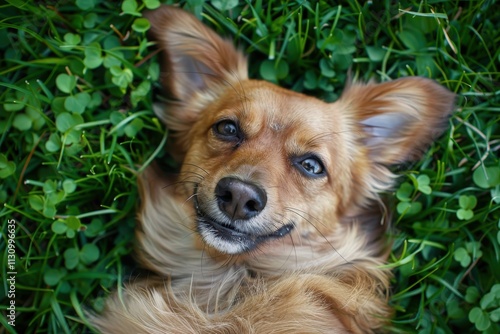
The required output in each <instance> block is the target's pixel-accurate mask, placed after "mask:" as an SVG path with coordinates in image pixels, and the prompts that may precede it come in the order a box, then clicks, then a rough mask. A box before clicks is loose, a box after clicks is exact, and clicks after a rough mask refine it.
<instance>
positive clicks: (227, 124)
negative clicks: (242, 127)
mask: <svg viewBox="0 0 500 334" xmlns="http://www.w3.org/2000/svg"><path fill="white" fill-rule="evenodd" d="M213 129H214V131H215V133H216V134H217V135H219V136H222V137H224V138H227V139H232V138H238V136H239V129H238V125H237V124H236V123H235V122H233V121H230V120H224V121H220V122H218V123H216V124H215V125H214V128H213Z"/></svg>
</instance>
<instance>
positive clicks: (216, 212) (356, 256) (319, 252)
mask: <svg viewBox="0 0 500 334" xmlns="http://www.w3.org/2000/svg"><path fill="white" fill-rule="evenodd" d="M147 17H148V19H149V20H150V21H151V24H152V36H153V37H154V38H155V39H156V40H157V41H158V44H159V47H160V48H161V50H162V51H163V54H164V59H163V61H164V67H163V69H164V72H163V77H162V80H163V85H164V87H165V90H166V92H167V94H169V98H170V102H169V103H168V105H167V106H166V108H165V109H161V110H157V111H156V113H157V115H158V117H160V119H161V120H162V121H164V122H165V123H166V125H167V126H168V128H170V129H171V130H172V131H173V132H174V133H175V144H174V145H173V147H174V148H175V151H171V153H172V155H173V156H175V157H176V158H177V159H178V160H179V162H181V164H182V167H181V171H180V173H179V174H178V175H177V176H174V177H172V176H166V175H164V173H162V171H161V170H159V168H158V167H154V166H151V167H149V168H148V169H147V170H146V172H145V173H144V174H143V175H142V176H141V178H140V183H139V186H140V190H141V199H142V207H141V209H140V211H139V222H140V225H139V227H138V229H137V251H136V253H137V258H138V262H139V264H140V265H141V266H143V267H145V268H147V269H149V270H151V271H152V272H154V274H155V276H154V277H153V276H150V277H148V278H145V279H142V280H136V281H131V282H130V283H128V284H127V285H126V286H125V287H124V290H123V293H122V294H114V295H112V296H111V297H110V298H109V299H108V301H107V304H106V308H105V311H104V313H103V314H102V315H100V316H98V317H95V318H94V319H93V320H92V321H93V324H94V325H95V326H96V328H98V329H99V330H100V331H102V332H104V333H371V332H378V331H382V330H383V327H384V326H385V325H386V324H387V323H388V319H389V318H390V316H391V310H390V308H389V307H388V300H387V299H388V288H389V279H390V272H389V271H388V270H387V269H382V268H381V266H382V265H383V264H384V262H385V261H386V257H387V254H388V248H389V247H388V244H387V242H386V241H385V238H384V234H385V231H386V227H387V219H386V218H387V216H386V215H385V214H383V213H382V212H381V211H383V210H381V207H383V206H382V204H381V201H380V199H379V195H378V194H379V193H380V192H383V191H385V190H387V189H389V188H390V186H391V184H392V183H393V179H394V176H393V174H392V173H391V172H390V171H389V169H388V168H387V166H389V165H392V164H396V163H401V162H405V161H409V160H412V159H415V158H417V157H418V156H419V155H420V153H421V152H422V151H423V150H424V149H425V148H426V147H427V146H428V145H429V144H430V143H431V142H432V140H433V139H435V138H436V136H438V135H440V134H441V133H442V132H443V130H444V129H445V127H446V125H447V120H448V116H449V114H450V113H451V111H452V109H453V102H454V101H453V100H454V95H453V94H452V93H451V92H449V91H448V90H446V89H445V88H443V87H441V86H440V85H438V84H437V83H435V82H434V81H432V80H429V79H424V78H417V77H410V78H404V79H398V80H394V81H391V82H386V83H381V84H375V83H369V84H359V83H352V84H350V85H349V86H348V87H347V88H346V89H345V91H344V93H343V94H342V97H341V98H340V99H339V100H338V101H336V102H334V103H325V102H322V101H320V100H318V99H315V98H313V97H308V96H305V95H302V94H300V93H296V92H292V91H289V90H285V89H283V88H280V87H277V86H275V85H273V84H271V83H267V82H263V81H257V80H251V79H248V77H247V62H246V59H245V57H244V56H243V55H242V54H241V53H240V52H239V51H237V50H236V49H235V48H234V47H233V45H232V43H231V42H229V41H225V40H223V39H221V38H220V37H219V36H218V35H216V34H215V33H214V32H213V31H212V30H210V29H209V28H207V27H206V26H204V25H203V24H202V23H200V22H199V21H198V20H196V18H194V17H193V16H192V15H191V14H188V13H187V12H184V11H182V10H180V9H177V8H174V7H168V6H163V7H161V8H159V9H158V10H156V11H153V12H150V13H148V14H147ZM227 177H230V178H231V180H233V181H234V180H236V182H237V183H238V184H239V185H241V184H243V186H242V187H243V188H244V189H245V190H244V192H245V191H247V190H248V189H250V190H248V191H250V192H251V193H252V194H254V193H255V192H257V193H258V194H260V195H261V197H262V198H263V199H264V202H266V203H267V204H266V203H264V207H263V208H262V207H261V206H259V207H258V209H255V208H254V207H252V208H250V209H252V210H253V211H252V212H253V213H252V215H251V216H250V215H248V216H247V214H248V212H243V213H240V212H239V211H237V210H240V209H241V207H236V208H234V215H233V216H231V215H230V214H228V213H227V212H226V213H224V210H225V209H226V207H225V205H226V204H227V203H226V204H224V201H225V200H227V198H226V199H224V198H222V199H221V196H223V195H221V194H217V192H218V191H219V190H218V189H219V188H218V187H219V186H220V184H221V180H222V179H224V178H227ZM255 189H257V190H255ZM258 189H260V190H258ZM254 190H255V191H254ZM262 193H264V194H262ZM254 195H255V194H254ZM262 198H261V199H262ZM221 203H222V204H221ZM237 204H238V203H237ZM239 204H241V203H239ZM252 204H253V205H255V203H253V202H252ZM231 210H233V208H231ZM226 211H227V210H226ZM254 211H255V212H257V214H255V212H254ZM237 212H239V213H237ZM214 226H215V227H214ZM221 231H222V232H221Z"/></svg>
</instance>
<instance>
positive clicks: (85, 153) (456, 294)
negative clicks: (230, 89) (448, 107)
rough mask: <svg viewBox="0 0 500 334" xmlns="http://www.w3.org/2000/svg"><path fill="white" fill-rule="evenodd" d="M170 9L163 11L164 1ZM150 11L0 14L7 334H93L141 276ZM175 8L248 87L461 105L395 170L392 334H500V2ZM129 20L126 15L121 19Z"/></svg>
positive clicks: (156, 133)
mask: <svg viewBox="0 0 500 334" xmlns="http://www.w3.org/2000/svg"><path fill="white" fill-rule="evenodd" d="M169 2H171V1H169ZM156 3H157V1H154V0H149V1H146V0H144V1H140V0H139V1H137V3H136V1H125V2H124V3H123V5H122V6H121V7H120V6H119V5H115V4H114V2H111V1H100V0H93V1H81V0H77V1H69V0H68V1H46V2H39V1H16V0H9V1H7V2H6V3H3V4H1V5H0V50H1V52H2V53H3V57H2V58H1V59H0V152H1V153H0V202H1V203H2V206H1V207H0V217H1V219H0V224H1V225H2V231H3V232H2V238H1V239H0V251H1V253H2V257H1V260H0V262H1V265H0V273H1V274H0V276H1V277H3V278H5V277H7V276H8V274H7V272H9V271H12V270H9V268H8V260H9V259H8V253H9V247H8V239H9V235H8V233H7V231H8V225H9V220H11V219H15V220H16V222H17V225H16V228H15V238H14V240H15V252H16V253H15V254H16V258H15V271H16V272H17V275H16V286H15V289H16V290H15V301H16V323H15V324H16V326H15V327H12V326H9V324H8V321H9V319H8V318H7V317H6V315H7V314H8V312H7V311H6V308H7V307H8V306H9V305H10V304H9V303H10V300H11V299H9V298H8V296H7V292H8V290H9V287H10V285H9V284H8V282H7V280H6V279H2V284H1V285H0V309H1V310H2V312H1V315H0V322H1V324H2V329H0V333H4V332H12V333H16V332H17V333H78V332H90V331H91V330H90V329H89V328H88V327H87V323H86V320H85V316H84V310H85V309H95V310H99V309H100V308H102V305H103V299H102V298H103V297H104V296H105V295H106V293H107V292H108V291H111V290H115V289H117V287H119V286H120V284H121V282H122V280H124V279H125V278H126V277H127V274H130V273H131V272H132V271H133V270H134V268H135V265H134V262H133V261H132V260H131V257H130V252H131V249H132V243H133V229H134V224H135V222H134V213H135V209H136V204H137V201H138V197H137V189H136V180H135V178H136V173H137V172H138V170H139V169H140V168H141V166H144V165H147V164H148V163H149V162H150V161H151V160H152V159H154V158H162V157H163V149H162V148H163V147H164V145H165V139H166V138H167V135H168V133H167V132H165V130H164V129H163V127H162V126H161V124H159V122H158V120H157V119H156V118H155V117H154V115H153V114H152V112H151V109H152V108H151V105H152V101H153V100H154V99H155V94H154V92H155V91H156V90H157V88H159V84H158V82H157V79H158V76H159V67H158V64H157V62H156V60H155V57H152V52H153V50H154V46H153V43H151V42H149V41H148V40H147V37H146V33H145V31H146V30H147V28H148V23H147V22H145V21H144V20H141V18H140V12H141V11H142V10H144V9H145V7H148V6H149V7H154V6H155V5H156ZM329 3H330V2H326V1H320V2H318V1H307V2H300V1H297V2H295V1H289V2H287V1H278V0H271V1H251V2H250V3H246V2H242V1H241V2H239V3H238V2H237V1H220V0H212V1H203V0H191V1H183V2H181V4H182V5H183V6H186V7H187V8H188V9H189V10H190V11H192V12H194V13H196V15H198V16H199V17H202V18H203V19H204V21H205V22H208V23H209V24H210V25H211V26H212V27H214V28H215V29H216V30H217V31H218V32H220V33H222V34H224V35H227V36H232V37H234V38H235V39H236V41H237V43H238V44H239V45H241V47H242V48H243V49H244V50H245V52H247V53H249V54H250V63H251V66H250V72H251V73H250V75H251V76H252V77H254V78H265V79H267V80H270V81H275V82H277V83H279V84H280V85H282V86H286V87H289V88H292V89H294V90H297V91H303V92H305V93H307V94H311V95H315V96H319V97H321V98H324V99H326V100H330V101H331V100H335V99H336V98H338V96H339V94H340V93H341V91H342V88H343V87H344V84H345V82H346V78H347V73H348V71H349V70H350V71H351V72H352V75H353V76H354V77H355V78H356V79H359V80H369V79H376V80H378V81H383V80H388V79H394V78H398V77H403V76H408V75H420V76H427V77H432V78H435V79H436V80H438V81H439V82H441V83H442V84H443V85H445V86H447V87H448V88H449V89H450V90H452V91H454V92H456V93H457V94H458V95H459V98H458V100H457V112H456V113H455V114H454V116H453V117H452V119H451V120H450V130H449V131H448V132H447V133H446V134H444V135H443V137H442V138H441V139H440V140H439V141H438V142H437V143H436V144H435V145H434V146H433V147H432V148H431V149H430V150H429V151H428V152H427V153H426V155H425V156H424V157H423V158H422V160H421V161H420V162H418V163H415V164H413V165H410V166H404V167H403V168H401V169H400V170H398V173H399V174H400V175H401V177H400V182H401V183H400V185H399V186H398V188H397V189H395V191H394V193H392V194H388V195H389V196H388V197H389V198H392V202H393V204H394V211H395V212H396V214H395V223H394V226H395V230H396V232H397V233H395V235H394V240H395V242H394V247H393V252H392V254H391V257H390V264H389V265H390V266H391V267H393V268H394V279H393V291H392V300H391V304H392V305H393V307H394V308H395V310H396V314H395V317H394V320H393V328H392V329H391V331H392V332H394V333H458V332H459V333H477V332H484V333H498V332H500V322H499V319H500V285H499V283H500V232H499V229H500V226H499V225H500V161H499V158H498V151H499V149H500V129H499V119H500V86H499V84H500V80H499V79H500V72H499V70H500V69H499V67H500V48H499V47H498V46H499V45H500V11H499V10H498V4H496V1H494V0H492V1H461V2H458V1H404V2H401V3H400V4H392V5H390V6H385V3H387V4H390V3H392V2H389V1H372V2H366V1H354V0H352V1H342V2H341V3H340V4H334V5H329ZM123 12H124V13H123Z"/></svg>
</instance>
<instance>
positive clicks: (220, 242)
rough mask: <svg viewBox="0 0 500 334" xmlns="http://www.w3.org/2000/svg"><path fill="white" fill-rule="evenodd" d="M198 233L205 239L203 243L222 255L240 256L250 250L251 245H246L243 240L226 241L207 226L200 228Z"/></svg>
mask: <svg viewBox="0 0 500 334" xmlns="http://www.w3.org/2000/svg"><path fill="white" fill-rule="evenodd" d="M198 231H199V233H200V235H201V237H202V238H203V241H205V242H206V243H207V244H208V245H209V246H211V247H213V248H215V249H217V250H218V251H220V252H222V253H226V254H240V253H244V252H245V251H247V250H248V249H249V248H250V247H249V245H246V244H245V241H243V240H241V242H232V241H229V240H224V239H222V238H220V237H218V236H217V235H215V234H214V232H213V231H210V229H209V228H207V227H205V226H200V227H199V230H198Z"/></svg>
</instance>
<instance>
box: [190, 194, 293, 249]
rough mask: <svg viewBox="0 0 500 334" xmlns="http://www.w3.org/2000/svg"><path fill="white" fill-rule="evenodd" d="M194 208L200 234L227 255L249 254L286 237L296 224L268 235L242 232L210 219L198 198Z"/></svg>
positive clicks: (290, 224) (287, 225)
mask: <svg viewBox="0 0 500 334" xmlns="http://www.w3.org/2000/svg"><path fill="white" fill-rule="evenodd" d="M194 206H195V210H196V224H197V226H196V227H197V230H198V233H199V234H200V235H201V237H202V238H203V240H204V241H205V242H206V243H207V244H208V245H210V246H212V247H214V248H216V249H217V250H219V251H220V252H223V253H227V254H241V253H245V252H249V251H251V250H253V249H255V248H257V246H259V245H261V244H263V243H265V242H268V241H271V240H276V239H280V238H283V237H285V236H286V235H288V234H289V233H290V232H291V231H292V230H293V229H294V227H295V225H294V223H293V222H290V223H288V224H283V226H281V227H280V228H278V229H277V230H275V231H273V232H271V233H267V234H252V233H248V232H242V231H239V230H238V229H237V228H235V227H234V226H233V225H231V224H227V223H224V222H220V221H218V220H216V219H214V218H212V217H210V216H209V215H208V214H207V213H205V212H204V211H203V210H202V209H201V208H200V206H199V204H198V201H197V199H196V196H195V200H194Z"/></svg>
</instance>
